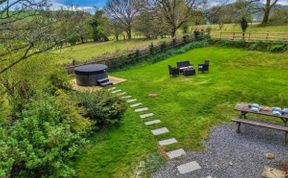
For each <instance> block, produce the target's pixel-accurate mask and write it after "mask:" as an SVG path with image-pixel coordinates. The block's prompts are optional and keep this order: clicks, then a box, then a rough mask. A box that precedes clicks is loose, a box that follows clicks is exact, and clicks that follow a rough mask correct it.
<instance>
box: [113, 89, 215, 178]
mask: <svg viewBox="0 0 288 178" xmlns="http://www.w3.org/2000/svg"><path fill="white" fill-rule="evenodd" d="M108 91H111V93H116V94H117V96H121V98H123V99H127V103H133V102H136V101H137V99H131V98H132V96H124V95H126V94H127V93H126V92H122V93H120V92H121V91H122V90H121V89H116V87H112V88H109V89H108ZM149 96H150V95H149ZM155 96H157V95H155ZM151 97H152V94H151ZM153 97H154V95H153ZM141 105H143V104H142V103H135V104H131V105H130V107H131V108H137V107H139V106H141ZM148 110H149V108H148V107H142V108H137V109H135V110H134V111H135V112H137V113H138V112H143V111H148ZM152 116H154V114H153V113H146V114H142V115H140V118H141V119H145V118H149V117H152ZM159 123H161V120H160V119H156V120H151V121H147V122H145V125H146V126H150V125H155V124H159ZM151 132H152V134H153V135H162V134H165V133H169V130H168V129H167V128H166V127H162V128H158V129H154V130H151ZM158 143H159V145H161V146H166V145H171V144H175V143H178V141H177V140H176V138H169V139H164V140H161V141H159V142H158ZM166 154H167V156H168V157H169V159H174V158H178V157H182V156H185V155H186V152H185V151H184V150H183V149H182V148H179V149H177V150H174V151H169V152H167V153H166ZM198 169H201V166H200V165H199V164H198V163H197V162H196V161H192V162H189V163H185V164H182V165H179V166H177V170H178V172H179V173H180V174H187V173H190V172H193V171H196V170H198ZM207 178H212V177H211V176H208V177H207Z"/></svg>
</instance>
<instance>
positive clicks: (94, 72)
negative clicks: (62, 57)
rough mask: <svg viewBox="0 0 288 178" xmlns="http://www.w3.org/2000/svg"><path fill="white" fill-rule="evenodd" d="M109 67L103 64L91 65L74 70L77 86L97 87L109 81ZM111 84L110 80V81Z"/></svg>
mask: <svg viewBox="0 0 288 178" xmlns="http://www.w3.org/2000/svg"><path fill="white" fill-rule="evenodd" d="M107 68H108V67H107V66H106V65H103V64H89V65H84V66H80V67H76V68H75V69H74V73H75V75H76V80H77V84H78V85H80V86H96V85H101V82H104V81H105V82H106V81H107V80H108V76H107ZM108 82H109V80H108Z"/></svg>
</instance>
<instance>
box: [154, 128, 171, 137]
mask: <svg viewBox="0 0 288 178" xmlns="http://www.w3.org/2000/svg"><path fill="white" fill-rule="evenodd" d="M151 132H152V134H153V135H162V134H165V133H168V132H169V130H168V129H167V128H166V127H163V128H159V129H154V130H151Z"/></svg>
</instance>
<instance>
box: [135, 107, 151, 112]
mask: <svg viewBox="0 0 288 178" xmlns="http://www.w3.org/2000/svg"><path fill="white" fill-rule="evenodd" d="M147 110H149V109H148V108H139V109H135V112H142V111H147Z"/></svg>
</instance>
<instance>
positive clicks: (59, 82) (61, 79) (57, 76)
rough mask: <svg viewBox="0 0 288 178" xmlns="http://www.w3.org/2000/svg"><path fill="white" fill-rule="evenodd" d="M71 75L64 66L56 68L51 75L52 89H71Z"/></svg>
mask: <svg viewBox="0 0 288 178" xmlns="http://www.w3.org/2000/svg"><path fill="white" fill-rule="evenodd" d="M69 80H70V77H69V75H68V73H67V71H66V70H65V69H64V68H59V69H56V70H55V72H53V73H52V74H51V75H50V82H51V84H52V90H53V91H54V92H55V91H57V90H58V89H61V90H71V87H72V86H71V83H70V82H69Z"/></svg>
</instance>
